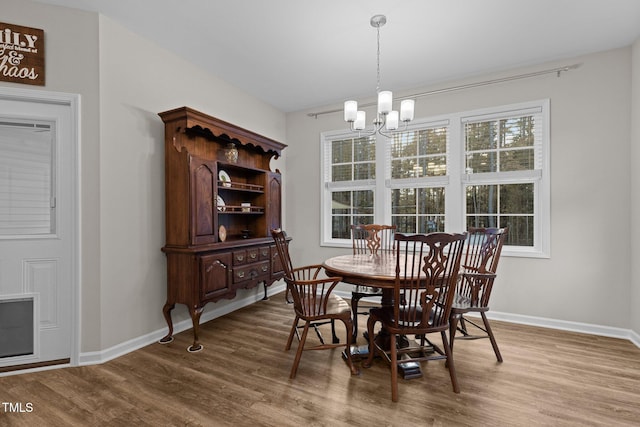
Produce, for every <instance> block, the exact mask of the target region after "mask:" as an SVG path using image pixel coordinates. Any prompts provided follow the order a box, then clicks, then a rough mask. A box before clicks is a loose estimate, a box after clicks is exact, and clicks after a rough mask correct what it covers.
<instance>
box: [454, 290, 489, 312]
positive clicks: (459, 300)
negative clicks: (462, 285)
mask: <svg viewBox="0 0 640 427" xmlns="http://www.w3.org/2000/svg"><path fill="white" fill-rule="evenodd" d="M451 309H452V310H454V312H463V311H489V307H480V306H478V305H477V304H474V303H473V301H472V300H471V298H470V297H468V296H467V295H462V294H460V293H457V292H456V295H455V297H454V298H453V305H452V306H451Z"/></svg>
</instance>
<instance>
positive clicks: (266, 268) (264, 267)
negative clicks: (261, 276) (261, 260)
mask: <svg viewBox="0 0 640 427" xmlns="http://www.w3.org/2000/svg"><path fill="white" fill-rule="evenodd" d="M268 269H269V267H267V266H266V265H263V266H262V271H263V272H264V273H266V272H267V270H268Z"/></svg>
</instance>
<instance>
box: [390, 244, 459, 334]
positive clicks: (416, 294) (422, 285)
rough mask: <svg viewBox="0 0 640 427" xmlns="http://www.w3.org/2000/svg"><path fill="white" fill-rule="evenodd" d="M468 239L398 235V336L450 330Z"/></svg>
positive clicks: (395, 300) (395, 305)
mask: <svg viewBox="0 0 640 427" xmlns="http://www.w3.org/2000/svg"><path fill="white" fill-rule="evenodd" d="M465 238H466V235H465V234H449V233H430V234H416V235H405V234H402V233H396V235H395V240H396V281H395V287H394V319H395V326H396V327H397V331H396V333H403V332H407V333H414V332H415V333H424V332H433V331H438V330H446V329H447V328H448V327H449V315H450V313H451V304H452V302H453V296H454V294H455V287H456V281H457V277H458V270H459V269H460V261H461V258H462V251H463V249H464V242H465ZM390 332H393V329H390Z"/></svg>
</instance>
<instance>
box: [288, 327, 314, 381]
mask: <svg viewBox="0 0 640 427" xmlns="http://www.w3.org/2000/svg"><path fill="white" fill-rule="evenodd" d="M309 323H310V322H306V323H305V324H304V329H303V330H302V337H300V342H299V343H298V351H296V358H295V359H294V360H293V366H292V367H291V374H290V375H289V378H291V379H293V378H295V377H296V372H298V364H299V363H300V357H302V352H303V350H304V343H305V341H306V340H307V333H309Z"/></svg>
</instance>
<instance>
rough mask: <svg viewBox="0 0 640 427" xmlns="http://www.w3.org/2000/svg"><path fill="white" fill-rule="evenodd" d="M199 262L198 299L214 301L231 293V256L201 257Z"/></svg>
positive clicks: (224, 254)
mask: <svg viewBox="0 0 640 427" xmlns="http://www.w3.org/2000/svg"><path fill="white" fill-rule="evenodd" d="M199 260H200V298H201V300H208V299H216V297H220V296H222V295H225V294H228V293H230V292H232V291H231V289H230V284H231V280H230V279H231V254H230V253H222V254H211V255H202V256H200V257H199Z"/></svg>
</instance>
